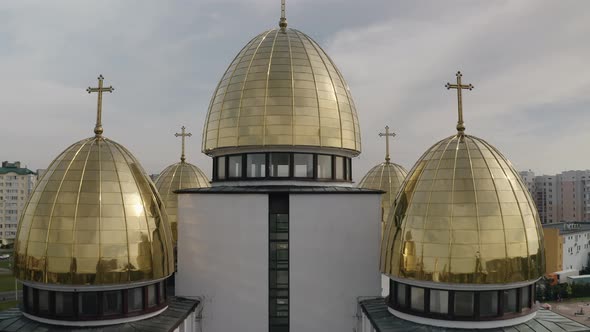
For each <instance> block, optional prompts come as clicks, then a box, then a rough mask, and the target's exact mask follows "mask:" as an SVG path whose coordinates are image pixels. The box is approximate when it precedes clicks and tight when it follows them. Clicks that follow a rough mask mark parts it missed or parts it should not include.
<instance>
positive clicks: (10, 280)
mask: <svg viewBox="0 0 590 332" xmlns="http://www.w3.org/2000/svg"><path fill="white" fill-rule="evenodd" d="M18 289H22V284H18ZM11 290H14V276H13V275H12V274H0V292H5V291H11Z"/></svg>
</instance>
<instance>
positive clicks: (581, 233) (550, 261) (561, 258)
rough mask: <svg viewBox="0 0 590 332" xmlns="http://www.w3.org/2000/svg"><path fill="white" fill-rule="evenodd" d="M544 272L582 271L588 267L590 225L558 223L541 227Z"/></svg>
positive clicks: (583, 223) (584, 223)
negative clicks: (543, 238) (544, 261)
mask: <svg viewBox="0 0 590 332" xmlns="http://www.w3.org/2000/svg"><path fill="white" fill-rule="evenodd" d="M543 233H544V237H545V255H546V272H547V273H553V272H557V271H562V270H571V269H573V270H578V271H580V270H583V269H585V268H587V267H588V266H589V264H588V261H589V257H590V223H586V222H560V223H553V224H547V225H543Z"/></svg>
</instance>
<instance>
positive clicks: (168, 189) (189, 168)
mask: <svg viewBox="0 0 590 332" xmlns="http://www.w3.org/2000/svg"><path fill="white" fill-rule="evenodd" d="M155 185H156V188H157V189H158V192H159V193H160V195H161V197H162V202H163V203H164V206H165V207H166V212H167V214H168V220H169V222H170V226H171V227H172V236H173V238H174V243H176V240H177V239H178V234H177V222H178V220H177V218H178V217H177V215H178V207H177V206H178V203H177V202H178V195H177V194H175V193H174V191H175V190H179V189H185V188H205V187H210V186H211V184H210V181H209V179H208V178H207V176H206V175H205V173H203V171H201V170H200V169H199V168H198V167H197V166H195V165H193V164H191V163H188V162H179V163H176V164H173V165H170V166H168V167H166V168H165V169H164V170H163V171H162V172H161V173H160V175H159V176H158V179H156V183H155Z"/></svg>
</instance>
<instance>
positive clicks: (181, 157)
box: [174, 126, 193, 162]
mask: <svg viewBox="0 0 590 332" xmlns="http://www.w3.org/2000/svg"><path fill="white" fill-rule="evenodd" d="M180 129H182V132H181V133H180V134H179V133H176V134H174V136H176V137H182V154H181V155H180V161H181V162H184V161H185V160H186V158H184V138H185V137H191V136H193V134H191V133H186V132H185V131H184V130H185V129H186V128H185V127H184V126H182V127H181V128H180Z"/></svg>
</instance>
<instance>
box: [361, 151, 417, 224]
mask: <svg viewBox="0 0 590 332" xmlns="http://www.w3.org/2000/svg"><path fill="white" fill-rule="evenodd" d="M407 175H408V171H406V169H405V168H403V167H402V166H401V165H398V164H394V163H391V162H390V163H387V162H384V163H381V164H379V165H377V166H375V167H373V168H371V169H370V170H369V171H368V172H367V174H366V175H365V176H364V177H363V179H362V180H361V181H360V182H359V184H358V187H359V188H367V189H377V190H383V191H385V193H384V194H383V195H382V196H381V212H382V220H383V223H384V225H382V226H383V227H384V226H385V222H386V221H387V216H388V215H389V210H390V208H391V206H392V205H393V202H394V201H395V197H396V195H397V193H398V191H399V190H400V188H401V186H402V183H403V182H404V180H405V178H406V176H407Z"/></svg>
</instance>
